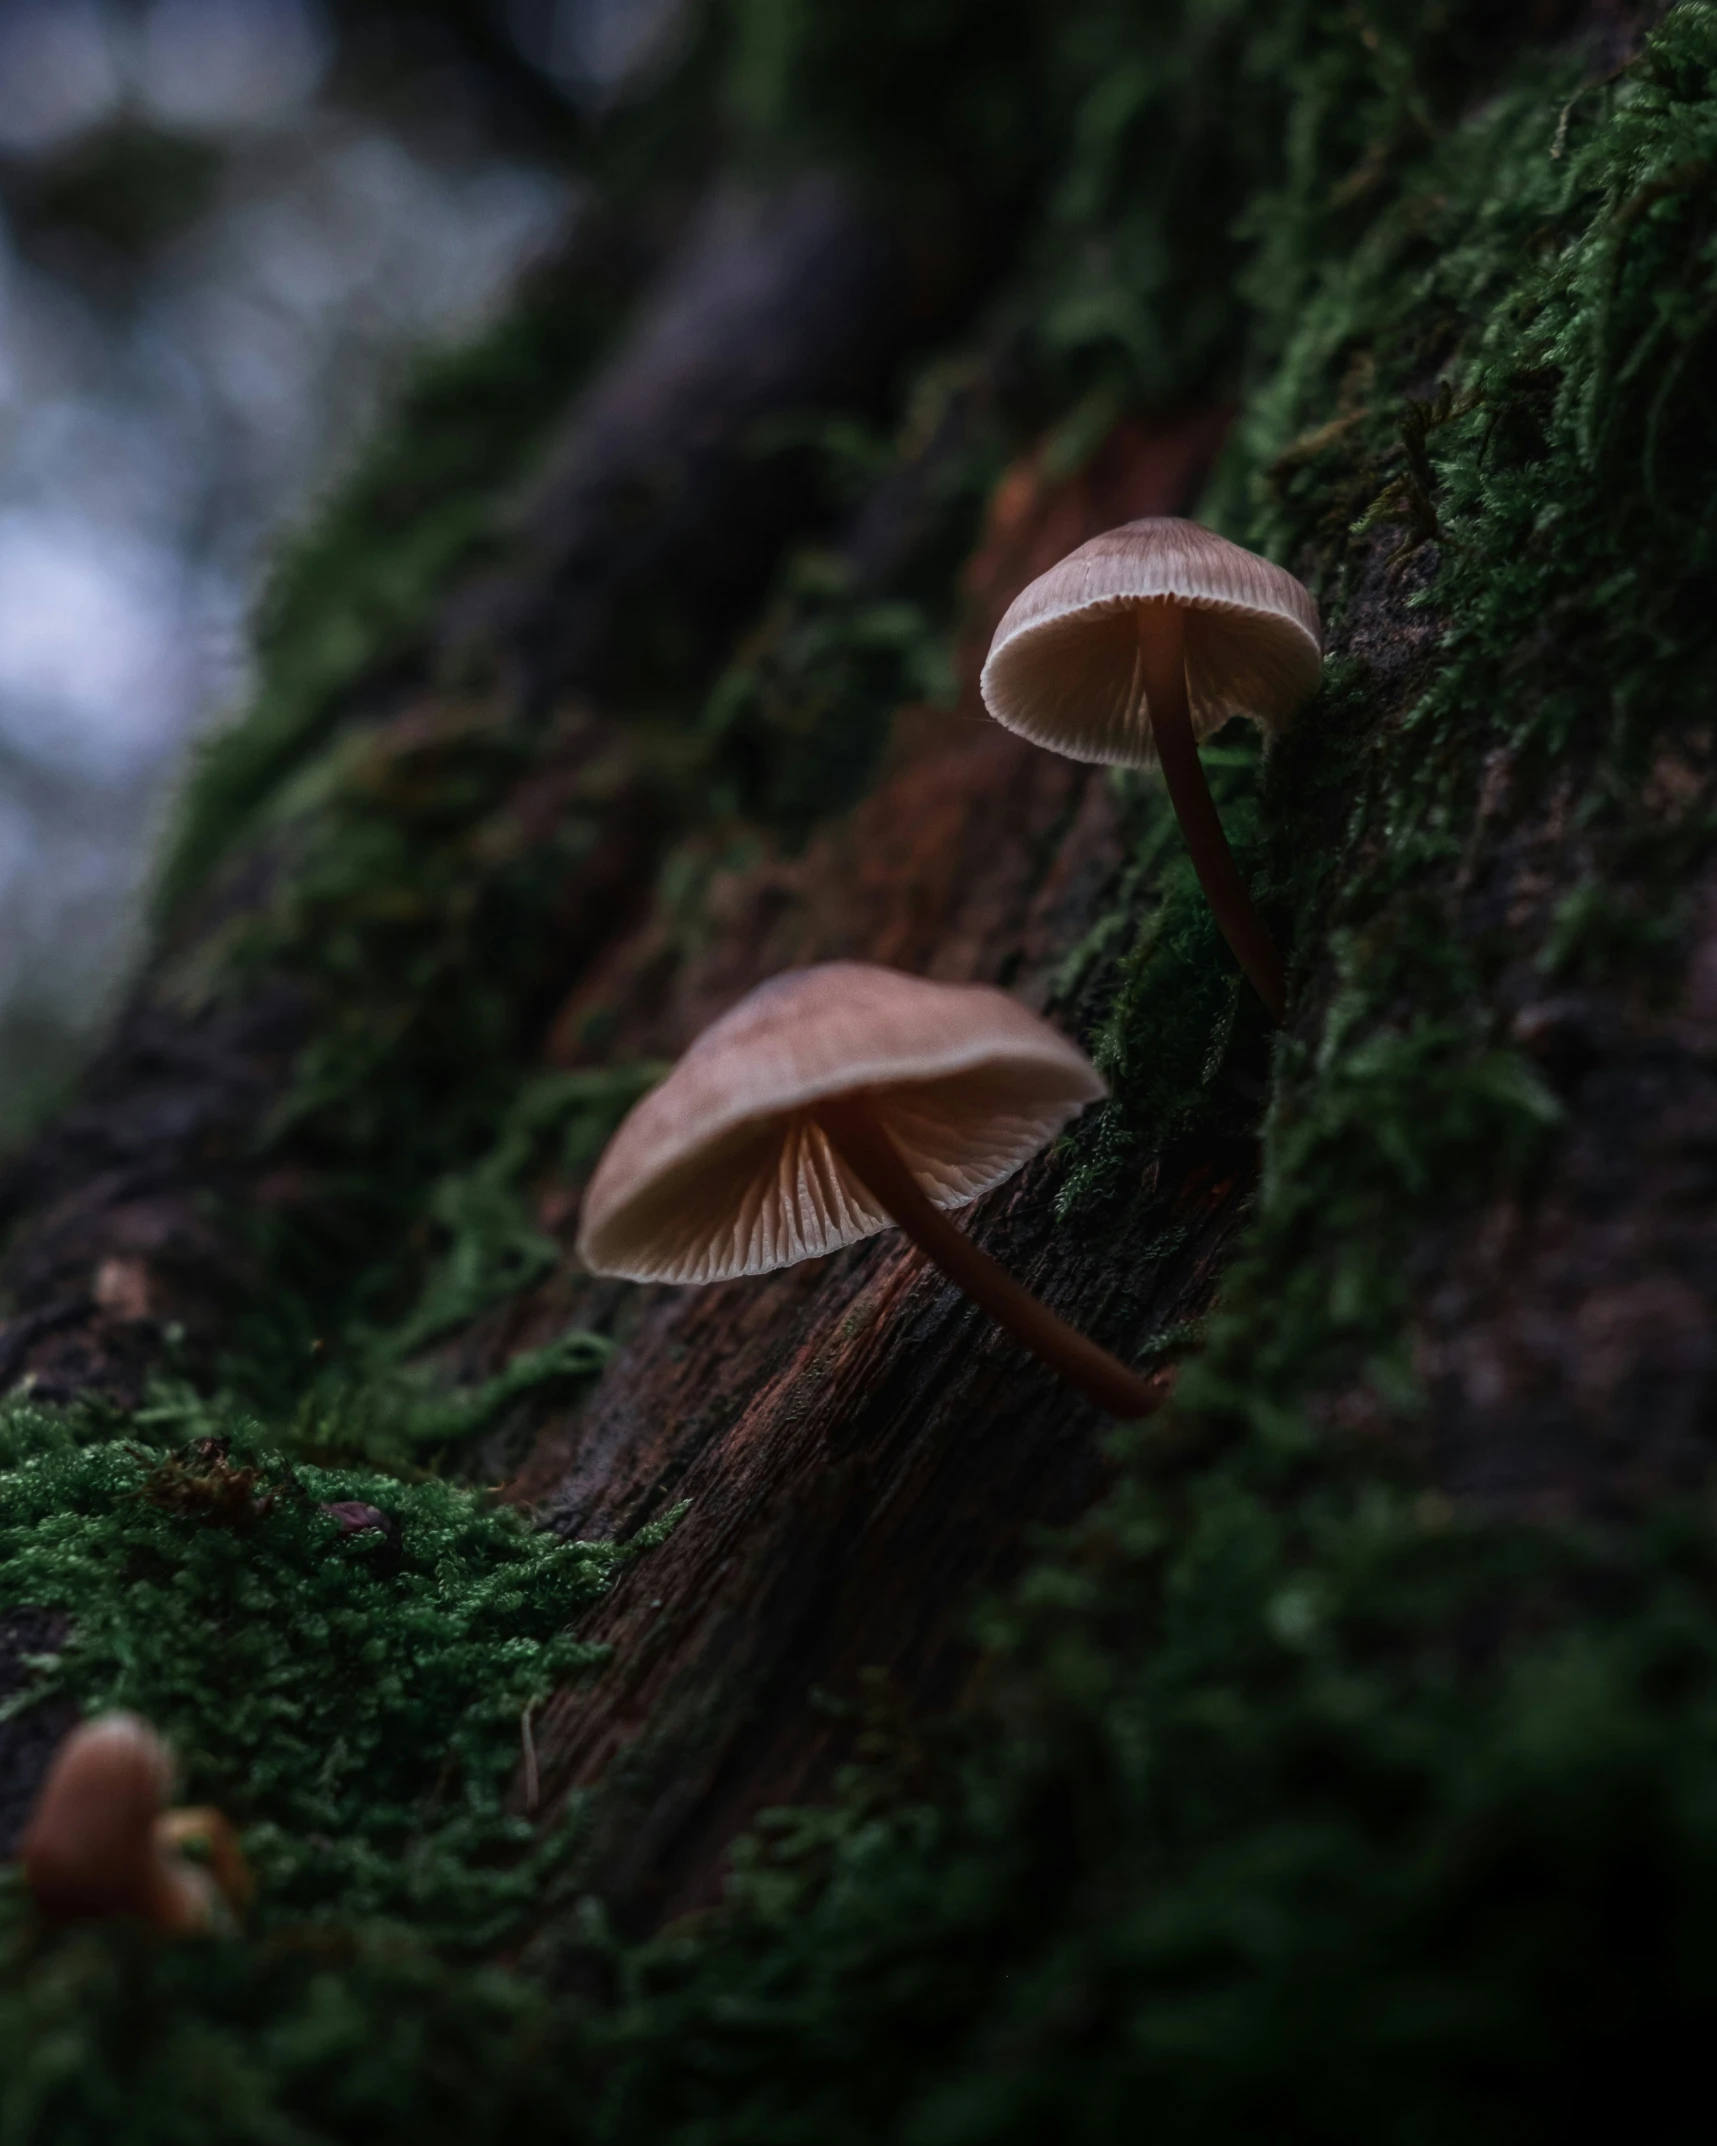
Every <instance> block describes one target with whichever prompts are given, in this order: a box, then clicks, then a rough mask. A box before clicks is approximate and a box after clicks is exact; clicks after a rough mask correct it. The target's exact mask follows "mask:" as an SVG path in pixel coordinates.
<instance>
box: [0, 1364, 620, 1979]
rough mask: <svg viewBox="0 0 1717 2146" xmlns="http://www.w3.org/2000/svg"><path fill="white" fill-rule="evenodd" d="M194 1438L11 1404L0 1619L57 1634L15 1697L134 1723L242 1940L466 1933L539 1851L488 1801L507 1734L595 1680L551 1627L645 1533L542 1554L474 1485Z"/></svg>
mask: <svg viewBox="0 0 1717 2146" xmlns="http://www.w3.org/2000/svg"><path fill="white" fill-rule="evenodd" d="M144 1428H145V1429H147V1428H148V1426H147V1425H145V1426H144ZM201 1428H202V1430H203V1435H202V1436H201V1437H200V1438H197V1439H195V1440H193V1441H191V1442H190V1443H189V1444H188V1445H187V1446H186V1447H185V1448H184V1449H183V1450H182V1451H181V1452H178V1453H173V1452H169V1451H165V1450H162V1449H154V1450H151V1449H148V1448H144V1447H140V1446H138V1445H137V1444H136V1443H135V1442H134V1441H133V1440H131V1439H129V1438H119V1439H114V1438H101V1437H98V1438H96V1439H95V1440H93V1441H92V1442H89V1443H80V1442H78V1440H77V1438H76V1437H75V1436H74V1434H73V1429H72V1428H71V1427H69V1426H68V1425H67V1424H66V1423H65V1422H63V1421H60V1420H58V1419H56V1418H54V1417H52V1416H49V1415H47V1414H44V1413H42V1412H40V1411H36V1410H32V1409H30V1408H29V1407H28V1406H27V1405H26V1406H22V1407H14V1408H13V1409H12V1410H11V1411H10V1412H9V1413H8V1415H7V1417H6V1419H5V1421H4V1423H3V1424H0V1464H3V1465H0V1609H5V1608H12V1607H25V1606H27V1607H30V1608H34V1609H37V1610H49V1611H59V1612H61V1613H63V1614H64V1615H65V1616H66V1617H68V1618H69V1619H70V1621H71V1627H72V1638H71V1641H70V1643H69V1644H68V1646H67V1648H66V1650H65V1652H64V1653H63V1654H62V1655H61V1656H60V1657H59V1659H58V1660H57V1662H56V1663H55V1665H54V1667H53V1670H52V1673H51V1676H50V1678H49V1680H48V1683H47V1684H46V1686H45V1687H40V1689H45V1690H46V1691H49V1692H56V1691H57V1692H65V1693H67V1694H69V1695H70V1696H71V1697H73V1698H74V1699H76V1700H77V1702H78V1703H79V1705H80V1706H82V1707H83V1708H84V1709H85V1710H86V1711H88V1710H93V1709H95V1708H99V1707H108V1706H129V1707H134V1708H136V1709H137V1710H138V1711H139V1712H141V1713H144V1714H146V1715H147V1716H148V1717H149V1718H150V1719H151V1720H152V1721H154V1722H156V1723H157V1725H158V1726H159V1727H160V1728H161V1729H162V1731H163V1732H164V1733H165V1734H166V1735H167V1736H168V1737H169V1738H170V1739H171V1740H172V1742H173V1744H174V1746H175V1748H176V1750H177V1752H178V1754H179V1756H180V1758H181V1760H182V1762H183V1765H184V1769H185V1784H184V1785H185V1790H186V1796H187V1800H193V1801H205V1802H213V1803H218V1804H219V1805H221V1806H222V1808H223V1809H225V1810H226V1811H227V1812H228V1813H229V1815H230V1816H231V1817H232V1818H233V1819H234V1821H235V1822H236V1823H237V1824H238V1825H239V1826H240V1827H241V1829H242V1831H243V1835H244V1842H245V1848H246V1852H247V1854H249V1855H250V1857H251V1858H252V1860H253V1861H254V1863H255V1865H256V1869H257V1875H258V1878H259V1881H260V1893H261V1907H260V1910H259V1913H260V1916H261V1920H262V1922H263V1924H264V1925H265V1926H272V1925H274V1924H278V1923H280V1922H283V1921H296V1920H299V1919H302V1918H303V1917H305V1916H322V1917H326V1916H329V1915H336V1914H337V1915H338V1916H339V1917H340V1918H341V1919H343V1920H362V1919H364V1918H366V1917H373V1916H392V1917H397V1918H399V1919H401V1920H406V1921H409V1922H411V1923H412V1924H413V1926H414V1927H415V1928H416V1929H417V1930H418V1931H419V1933H420V1935H422V1936H424V1937H426V1938H430V1939H434V1940H439V1941H442V1942H447V1943H457V1944H459V1945H462V1946H480V1945H483V1944H492V1943H493V1942H495V1940H496V1939H497V1938H498V1936H499V1935H500V1934H501V1933H502V1932H503V1931H504V1930H505V1929H506V1928H507V1927H508V1926H509V1925H510V1924H511V1923H513V1922H514V1921H516V1920H517V1919H518V1917H519V1916H520V1914H521V1913H522V1912H523V1911H525V1910H527V1909H529V1908H531V1907H533V1906H535V1905H536V1904H538V1903H539V1902H540V1900H541V1898H542V1893H543V1888H544V1886H545V1884H546V1882H547V1881H548V1879H549V1876H550V1874H551V1873H552V1870H553V1867H554V1862H555V1857H556V1855H557V1853H558V1852H559V1848H560V1846H561V1845H562V1843H561V1842H559V1841H556V1840H550V1841H548V1842H545V1843H544V1844H542V1845H540V1846H534V1845H533V1844H532V1828H531V1826H530V1823H529V1821H528V1820H526V1819H523V1818H520V1817H516V1816H510V1815H508V1813H507V1810H506V1808H505V1796H506V1789H507V1783H508V1781H509V1779H510V1777H511V1774H512V1771H513V1768H514V1766H515V1765H516V1763H517V1759H518V1753H519V1748H520V1720H521V1717H522V1715H523V1714H524V1712H525V1710H526V1709H527V1708H529V1707H532V1706H535V1705H537V1704H539V1703H540V1702H541V1701H542V1700H543V1699H545V1698H546V1697H547V1696H548V1694H549V1693H550V1691H551V1690H553V1689H554V1687H555V1685H556V1684H557V1683H558V1682H560V1681H561V1680H563V1679H564V1678H566V1677H568V1676H572V1675H576V1674H577V1673H578V1672H580V1671H581V1670H586V1669H589V1668H592V1667H594V1666H595V1665H596V1663H597V1662H598V1660H599V1659H600V1657H599V1655H598V1654H596V1653H595V1652H594V1651H593V1650H592V1649H590V1648H588V1647H584V1646H581V1645H580V1644H579V1643H578V1642H577V1641H576V1640H575V1639H574V1638H573V1637H572V1636H571V1634H570V1627H571V1625H572V1623H573V1621H574V1619H575V1618H576V1616H577V1614H578V1612H579V1611H580V1610H581V1609H583V1608H585V1607H586V1606H587V1605H588V1604H589V1603H591V1602H593V1601H595V1600H596V1599H597V1598H598V1597H599V1596H600V1595H601V1594H602V1593H603V1592H604V1591H605V1590H606V1589H607V1587H608V1585H609V1583H610V1581H611V1580H612V1578H613V1576H614V1574H615V1572H616V1571H617V1570H618V1569H619V1567H620V1566H621V1565H622V1564H624V1563H625V1562H626V1560H627V1559H628V1558H629V1557H630V1556H632V1555H634V1554H635V1553H636V1552H637V1551H638V1550H639V1549H642V1548H644V1547H646V1544H647V1541H654V1540H657V1539H659V1537H660V1534H661V1532H662V1531H661V1530H656V1531H655V1532H654V1533H652V1534H651V1535H650V1536H649V1537H648V1538H643V1537H641V1538H639V1540H638V1541H637V1542H635V1543H633V1544H630V1545H628V1546H626V1547H625V1548H623V1549H617V1548H614V1547H611V1546H607V1545H595V1544H587V1543H577V1544H565V1543H561V1542H558V1541H556V1540H555V1539H554V1538H552V1537H550V1536H546V1535H541V1534H537V1533H534V1532H532V1531H531V1530H530V1529H529V1528H528V1527H527V1526H526V1525H525V1524H524V1523H523V1522H522V1521H521V1520H520V1518H519V1517H518V1516H517V1515H516V1514H513V1513H511V1512H509V1511H507V1510H505V1509H503V1508H500V1507H498V1506H496V1505H494V1504H493V1503H492V1501H491V1500H489V1499H488V1498H487V1497H486V1496H485V1495H483V1494H481V1493H476V1492H472V1491H466V1490H459V1489H455V1488H454V1487H452V1486H451V1485H448V1484H444V1483H439V1482H434V1481H419V1482H415V1483H405V1482H401V1481H400V1480H399V1479H398V1478H397V1477H394V1476H386V1475H380V1474H377V1473H375V1472H373V1471H365V1470H353V1469H324V1468H315V1467H309V1466H303V1465H301V1466H298V1467H296V1468H295V1467H293V1466H291V1465H290V1464H289V1463H287V1462H286V1461H285V1460H284V1459H283V1458H282V1457H281V1456H280V1455H279V1454H277V1453H273V1452H271V1451H269V1450H268V1449H267V1448H266V1447H265V1446H261V1445H258V1444H257V1443H256V1442H255V1433H254V1431H253V1430H251V1429H248V1428H247V1427H246V1426H245V1425H243V1424H242V1423H238V1424H233V1423H230V1422H229V1423H226V1424H221V1423H220V1421H219V1419H218V1418H215V1417H213V1416H211V1417H208V1418H206V1419H205V1422H204V1424H203V1425H202V1427H201ZM352 1501H355V1502H357V1503H359V1504H362V1505H365V1506H369V1507H373V1508H376V1509H378V1510H380V1511H383V1512H385V1513H386V1515H387V1516H388V1520H389V1522H390V1526H391V1532H384V1531H378V1530H376V1529H365V1530H364V1531H362V1532H359V1533H347V1532H345V1531H344V1530H343V1529H342V1527H341V1524H340V1522H339V1519H338V1518H337V1516H331V1515H330V1514H329V1513H328V1511H327V1510H326V1508H327V1507H328V1506H330V1505H336V1504H340V1503H344V1502H352Z"/></svg>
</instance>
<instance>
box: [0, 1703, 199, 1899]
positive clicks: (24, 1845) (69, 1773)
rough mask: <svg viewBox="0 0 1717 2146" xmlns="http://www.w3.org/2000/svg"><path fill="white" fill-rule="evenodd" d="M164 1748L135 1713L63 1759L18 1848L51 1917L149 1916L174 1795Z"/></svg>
mask: <svg viewBox="0 0 1717 2146" xmlns="http://www.w3.org/2000/svg"><path fill="white" fill-rule="evenodd" d="M172 1781H173V1762H172V1759H171V1757H170V1756H169V1754H168V1751H167V1747H166V1745H165V1744H164V1743H163V1742H162V1741H161V1739H160V1737H158V1736H157V1735H156V1733H155V1731H154V1730H153V1729H152V1728H151V1727H150V1726H149V1724H148V1722H146V1721H144V1720H142V1719H141V1718H140V1717H139V1716H138V1715H136V1714H124V1713H114V1714H99V1715H97V1716H96V1718H95V1719H94V1720H93V1721H86V1722H83V1723H81V1724H80V1725H79V1726H78V1727H77V1728H75V1729H73V1730H72V1732H71V1734H70V1735H69V1736H67V1737H66V1739H65V1741H64V1742H63V1743H62V1744H61V1745H60V1747H59V1749H58V1750H57V1751H56V1752H55V1754H54V1757H53V1762H52V1764H51V1765H50V1766H49V1768H48V1773H47V1778H46V1780H45V1781H44V1782H43V1783H42V1787H41V1792H40V1793H39V1795H38V1796H37V1798H36V1807H35V1809H34V1811H33V1812H32V1813H31V1815H30V1821H29V1824H28V1825H27V1826H26V1827H25V1829H24V1835H23V1838H22V1840H21V1841H20V1842H19V1844H18V1857H19V1861H20V1862H21V1863H22V1864H23V1867H24V1881H25V1883H26V1884H27V1885H28V1887H29V1889H30V1892H31V1894H32V1895H33V1897H34V1899H35V1902H36V1905H37V1906H38V1907H39V1908H40V1909H41V1911H42V1912H43V1914H45V1915H47V1916H50V1917H51V1918H53V1919H54V1920H56V1921H61V1922H71V1921H75V1920H77V1919H79V1918H81V1917H86V1916H108V1915H129V1914H137V1915H148V1914H150V1911H151V1904H152V1896H153V1890H154V1886H155V1883H156V1880H157V1869H156V1865H157V1857H156V1850H155V1843H154V1827H155V1818H156V1814H157V1812H158V1811H159V1810H160V1808H161V1806H162V1804H163V1803H164V1802H165V1801H166V1799H167V1796H168V1794H169V1792H170V1790H171V1788H172Z"/></svg>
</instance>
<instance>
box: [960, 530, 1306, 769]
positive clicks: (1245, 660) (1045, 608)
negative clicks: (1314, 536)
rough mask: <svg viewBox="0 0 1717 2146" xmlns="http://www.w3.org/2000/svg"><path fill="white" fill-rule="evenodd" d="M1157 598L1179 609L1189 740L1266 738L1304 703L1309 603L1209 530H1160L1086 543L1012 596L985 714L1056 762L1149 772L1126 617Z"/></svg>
mask: <svg viewBox="0 0 1717 2146" xmlns="http://www.w3.org/2000/svg"><path fill="white" fill-rule="evenodd" d="M1165 598H1166V599H1170V600H1172V601H1173V602H1174V603H1175V604H1177V605H1178V606H1179V607H1180V608H1181V611H1182V616H1183V625H1184V630H1185V634H1186V686H1187V700H1188V704H1189V706H1190V708H1191V712H1192V727H1193V733H1194V735H1195V736H1197V737H1200V738H1206V737H1209V735H1210V734H1211V732H1212V731H1214V730H1220V729H1221V727H1222V725H1223V724H1224V723H1226V722H1227V721H1228V719H1229V717H1230V716H1233V715H1245V716H1250V717H1251V718H1252V720H1253V721H1254V722H1255V723H1257V724H1259V725H1260V727H1261V728H1262V729H1263V730H1264V731H1265V732H1266V733H1269V732H1273V731H1274V730H1276V729H1277V728H1278V727H1279V726H1280V725H1281V723H1282V722H1283V721H1284V720H1285V719H1286V718H1287V717H1288V716H1289V715H1291V714H1292V713H1293V712H1294V710H1295V709H1296V708H1298V707H1300V706H1301V705H1302V704H1303V703H1304V702H1305V701H1308V700H1309V699H1310V698H1311V697H1312V695H1313V694H1314V693H1315V692H1316V691H1317V689H1318V682H1319V680H1320V678H1321V677H1322V675H1323V633H1322V628H1321V627H1320V625H1319V622H1318V607H1317V605H1316V604H1315V603H1314V602H1313V601H1312V598H1311V595H1310V592H1309V591H1308V590H1306V589H1305V588H1303V587H1302V586H1301V584H1300V583H1299V582H1297V581H1296V580H1295V579H1294V577H1293V575H1292V574H1290V573H1288V572H1286V571H1285V569H1283V568H1282V567H1279V566H1274V565H1272V564H1271V562H1270V561H1269V560H1268V559H1260V558H1258V557H1257V556H1256V555H1255V554H1254V553H1252V552H1249V551H1243V550H1242V549H1241V548H1240V546H1239V545H1238V544H1230V543H1229V541H1228V539H1227V538H1226V537H1219V536H1217V535H1216V534H1215V532H1214V531H1213V530H1209V529H1201V528H1200V527H1199V525H1198V524H1197V523H1196V522H1183V521H1175V520H1172V519H1168V518H1162V519H1157V520H1151V521H1142V522H1128V523H1126V524H1125V525H1124V526H1123V527H1122V528H1120V529H1110V530H1107V531H1105V533H1104V534H1103V535H1102V536H1098V537H1093V538H1092V539H1091V541H1090V542H1089V543H1088V544H1081V545H1080V547H1079V549H1078V550H1077V551H1075V552H1070V553H1069V554H1068V556H1067V557H1066V558H1065V559H1063V560H1062V561H1061V563H1060V565H1059V566H1052V567H1051V568H1050V570H1049V572H1048V573H1047V574H1041V575H1039V577H1038V579H1037V580H1036V581H1034V582H1033V583H1032V584H1031V586H1030V587H1029V588H1026V589H1023V590H1021V592H1020V594H1019V595H1018V596H1016V597H1015V598H1014V600H1013V602H1012V604H1010V605H1009V607H1008V609H1007V611H1006V612H1005V613H1004V614H1003V617H1002V622H1001V624H1000V625H999V626H998V627H997V628H996V637H995V639H994V640H993V641H992V642H991V644H990V653H989V659H988V661H987V662H986V663H985V665H984V673H983V681H982V685H983V695H984V705H985V706H986V707H987V708H988V709H989V711H990V713H991V714H992V715H993V716H994V717H995V719H996V721H997V722H998V723H1002V724H1005V725H1006V727H1007V728H1008V729H1009V730H1017V731H1018V732H1019V733H1020V734H1021V736H1022V737H1027V738H1030V739H1031V740H1032V742H1033V743H1034V744H1037V745H1046V746H1048V747H1049V749H1050V750H1051V751H1052V752H1058V753H1065V754H1066V755H1067V757H1068V758H1069V759H1072V760H1097V761H1105V762H1108V763H1111V764H1114V765H1119V766H1123V767H1148V766H1150V765H1151V764H1152V763H1153V762H1154V761H1155V759H1156V741H1155V739H1154V738H1153V737H1152V734H1151V724H1150V710H1149V708H1148V707H1147V706H1146V705H1145V703H1144V696H1143V693H1142V690H1141V687H1140V682H1139V670H1138V662H1139V638H1138V637H1139V630H1140V629H1139V618H1140V607H1141V605H1147V604H1149V605H1155V604H1158V603H1160V602H1161V601H1162V600H1163V599H1165ZM1147 630H1148V622H1147Z"/></svg>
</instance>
